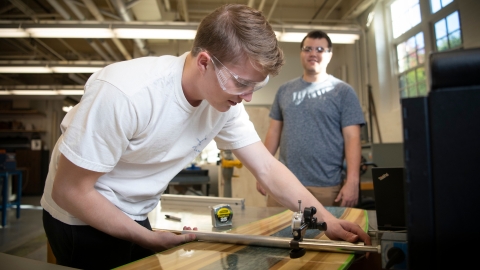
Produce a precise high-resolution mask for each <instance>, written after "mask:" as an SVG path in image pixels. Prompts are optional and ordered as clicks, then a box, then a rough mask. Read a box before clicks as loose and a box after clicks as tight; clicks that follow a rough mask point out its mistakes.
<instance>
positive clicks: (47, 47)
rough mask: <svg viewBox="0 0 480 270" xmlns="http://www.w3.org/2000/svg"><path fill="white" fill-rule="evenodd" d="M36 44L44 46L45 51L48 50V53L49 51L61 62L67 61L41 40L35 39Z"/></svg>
mask: <svg viewBox="0 0 480 270" xmlns="http://www.w3.org/2000/svg"><path fill="white" fill-rule="evenodd" d="M34 39H35V41H36V42H38V43H39V44H40V45H42V46H43V47H44V48H45V49H47V51H49V52H50V53H51V54H53V55H55V56H56V57H58V58H59V59H60V60H63V61H66V60H67V59H65V58H64V57H63V56H62V55H61V54H59V53H57V52H56V51H55V50H54V49H52V48H50V46H48V45H47V44H45V43H44V42H43V41H41V40H40V39H38V38H34Z"/></svg>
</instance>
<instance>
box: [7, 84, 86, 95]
mask: <svg viewBox="0 0 480 270" xmlns="http://www.w3.org/2000/svg"><path fill="white" fill-rule="evenodd" d="M83 93H84V90H83V86H82V85H16V86H0V95H3V96H5V95H18V96H54V95H57V96H62V95H63V96H81V95H83Z"/></svg>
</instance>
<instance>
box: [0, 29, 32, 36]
mask: <svg viewBox="0 0 480 270" xmlns="http://www.w3.org/2000/svg"><path fill="white" fill-rule="evenodd" d="M0 37H2V38H25V37H28V33H27V32H25V30H24V29H21V28H6V29H5V28H4V29H0Z"/></svg>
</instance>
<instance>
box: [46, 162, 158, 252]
mask: <svg viewBox="0 0 480 270" xmlns="http://www.w3.org/2000/svg"><path fill="white" fill-rule="evenodd" d="M101 175H102V174H101V173H96V172H91V171H87V170H84V169H82V168H79V167H77V166H75V165H73V164H72V163H71V162H70V161H68V160H67V159H66V158H65V157H63V156H62V157H60V160H59V165H58V170H57V174H56V177H55V182H54V185H53V190H52V198H53V200H54V201H55V202H56V203H57V204H58V205H59V206H60V207H62V208H63V209H64V210H65V211H67V212H68V213H70V214H71V215H73V216H75V217H76V218H78V219H80V220H82V221H83V222H85V223H87V224H88V225H90V226H92V227H94V228H96V229H98V230H100V231H102V232H104V233H106V234H109V235H112V236H114V237H116V238H120V239H124V240H128V241H131V242H135V243H137V244H139V245H141V246H144V247H148V246H149V243H148V240H149V237H148V235H149V234H150V233H151V232H150V231H149V230H148V229H145V228H144V227H142V226H140V225H138V224H137V223H136V222H135V221H133V220H132V219H131V218H129V217H128V216H127V215H125V214H124V213H123V212H122V211H120V210H119V209H118V208H117V207H116V206H115V205H113V204H112V203H111V202H110V201H108V200H107V199H106V198H105V197H104V196H102V195H101V194H100V193H99V192H98V191H97V190H95V188H94V183H95V182H96V181H97V179H98V177H99V176H101Z"/></svg>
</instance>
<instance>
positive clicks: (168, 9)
mask: <svg viewBox="0 0 480 270" xmlns="http://www.w3.org/2000/svg"><path fill="white" fill-rule="evenodd" d="M163 3H164V4H165V10H166V11H170V9H171V7H170V0H163Z"/></svg>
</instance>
